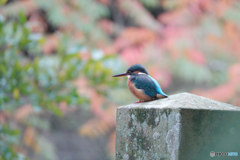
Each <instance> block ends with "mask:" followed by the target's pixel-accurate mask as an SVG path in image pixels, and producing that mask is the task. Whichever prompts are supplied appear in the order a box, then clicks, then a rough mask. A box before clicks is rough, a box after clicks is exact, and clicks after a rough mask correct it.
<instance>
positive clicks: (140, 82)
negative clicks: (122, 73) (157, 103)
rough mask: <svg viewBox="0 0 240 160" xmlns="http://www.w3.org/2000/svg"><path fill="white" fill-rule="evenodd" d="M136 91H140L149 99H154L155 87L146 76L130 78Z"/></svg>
mask: <svg viewBox="0 0 240 160" xmlns="http://www.w3.org/2000/svg"><path fill="white" fill-rule="evenodd" d="M130 80H131V81H132V82H133V83H134V85H135V87H136V88H137V89H142V90H143V91H144V93H145V94H146V95H148V96H149V97H156V95H157V91H156V85H155V84H154V82H153V81H152V80H151V78H149V77H148V76H147V75H138V76H134V77H133V78H130Z"/></svg>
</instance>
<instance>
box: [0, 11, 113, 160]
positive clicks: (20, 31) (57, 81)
mask: <svg viewBox="0 0 240 160" xmlns="http://www.w3.org/2000/svg"><path fill="white" fill-rule="evenodd" d="M53 12H54V11H52V12H51V13H50V14H52V13H53ZM56 12H57V11H56ZM99 12H102V11H101V10H100V11H99ZM57 14H58V13H57ZM50 17H51V15H50ZM0 18H1V19H0V20H1V21H0V113H1V112H4V113H5V112H9V113H12V112H13V113H14V112H15V111H16V110H17V108H18V107H20V106H23V105H25V104H31V105H32V107H33V109H34V112H35V113H36V114H37V113H41V112H43V111H50V112H52V113H53V114H55V115H58V116H61V115H62V112H61V111H60V109H59V107H58V105H59V104H60V103H61V102H66V104H67V105H68V106H71V105H72V106H80V105H81V106H84V105H86V104H87V102H88V98H87V97H86V96H85V95H79V93H77V89H76V86H75V85H74V83H72V82H73V80H74V79H76V78H77V77H79V75H80V77H81V76H87V77H88V78H89V83H90V84H92V85H93V86H98V85H101V84H106V83H107V82H110V80H109V78H106V77H110V75H112V73H111V69H110V68H109V66H107V65H104V63H107V61H108V60H110V59H114V58H115V56H104V55H103V53H101V52H100V53H98V52H99V51H93V52H92V57H93V58H91V59H89V60H83V59H81V56H80V54H81V53H80V52H79V51H80V50H81V48H82V46H81V45H80V44H77V43H71V42H72V41H71V40H70V37H69V36H66V35H59V37H60V40H59V45H58V46H57V51H56V53H55V54H52V55H45V54H43V53H42V52H41V45H42V44H43V43H44V42H45V39H46V38H45V37H44V36H43V35H41V34H38V33H32V32H31V31H30V30H29V27H28V25H27V23H26V21H27V17H26V16H25V15H24V14H23V13H20V14H19V15H18V17H17V20H5V19H4V17H2V16H1V17H0ZM95 18H97V17H95ZM55 21H56V23H58V22H59V21H57V20H56V19H55ZM94 57H95V58H94ZM116 82H117V81H111V83H109V85H116V84H117V83H116ZM96 89H98V88H97V87H96ZM100 92H101V93H103V94H104V89H101V90H100ZM105 92H106V91H105ZM37 119H39V118H38V117H35V118H33V117H32V118H31V117H29V118H28V120H30V121H29V122H27V123H24V124H25V125H30V126H35V127H37V126H40V128H41V129H44V128H45V129H46V127H47V126H48V124H47V123H45V124H44V119H42V120H41V118H40V119H39V120H37ZM14 128H17V127H16V126H15V127H10V121H9V122H7V124H5V125H0V137H1V138H0V141H1V142H0V155H1V156H0V160H22V159H25V158H24V156H23V155H22V154H19V153H16V152H15V150H14V148H15V147H16V146H17V144H18V143H19V133H20V130H16V129H14ZM47 128H48V127H47ZM45 141H46V140H45ZM43 142H44V141H42V143H43ZM44 154H45V153H44Z"/></svg>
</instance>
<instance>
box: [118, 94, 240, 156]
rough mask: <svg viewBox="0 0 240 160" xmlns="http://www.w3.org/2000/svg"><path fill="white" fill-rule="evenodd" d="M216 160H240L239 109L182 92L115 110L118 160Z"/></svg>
mask: <svg viewBox="0 0 240 160" xmlns="http://www.w3.org/2000/svg"><path fill="white" fill-rule="evenodd" d="M211 151H213V152H215V153H216V152H238V154H239V155H238V156H236V155H235V156H232V157H226V156H218V157H217V156H215V157H213V158H212V157H211V156H210V152H211ZM224 154H225V153H224ZM214 158H217V159H224V160H225V159H231V160H235V159H240V107H236V106H232V105H229V104H226V103H221V102H217V101H214V100H211V99H208V98H204V97H200V96H196V95H193V94H189V93H180V94H175V95H172V96H169V98H166V99H160V100H156V101H151V102H145V103H138V104H130V105H126V106H121V107H118V108H117V125H116V160H208V159H214Z"/></svg>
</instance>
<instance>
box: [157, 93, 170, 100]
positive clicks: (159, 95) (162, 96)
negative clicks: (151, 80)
mask: <svg viewBox="0 0 240 160" xmlns="http://www.w3.org/2000/svg"><path fill="white" fill-rule="evenodd" d="M156 97H157V98H158V99H161V98H167V97H168V96H165V95H162V94H157V96H156Z"/></svg>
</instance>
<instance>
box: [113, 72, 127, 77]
mask: <svg viewBox="0 0 240 160" xmlns="http://www.w3.org/2000/svg"><path fill="white" fill-rule="evenodd" d="M127 75H128V73H127V72H124V73H121V74H116V75H114V76H113V77H121V76H127Z"/></svg>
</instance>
